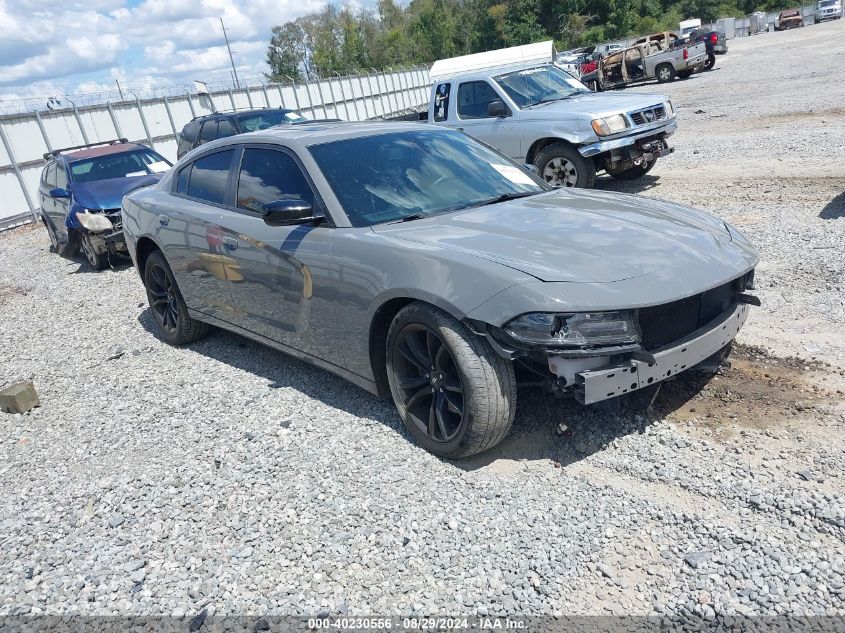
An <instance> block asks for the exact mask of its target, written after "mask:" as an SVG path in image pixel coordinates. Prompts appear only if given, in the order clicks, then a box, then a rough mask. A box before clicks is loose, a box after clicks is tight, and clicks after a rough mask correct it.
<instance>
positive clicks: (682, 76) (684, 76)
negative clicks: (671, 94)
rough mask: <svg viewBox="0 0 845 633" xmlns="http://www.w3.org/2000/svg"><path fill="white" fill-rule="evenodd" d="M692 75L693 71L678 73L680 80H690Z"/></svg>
mask: <svg viewBox="0 0 845 633" xmlns="http://www.w3.org/2000/svg"><path fill="white" fill-rule="evenodd" d="M692 73H693V71H692V70H682V71H680V72H679V73H678V77H679V78H680V79H689V78H690V77H692Z"/></svg>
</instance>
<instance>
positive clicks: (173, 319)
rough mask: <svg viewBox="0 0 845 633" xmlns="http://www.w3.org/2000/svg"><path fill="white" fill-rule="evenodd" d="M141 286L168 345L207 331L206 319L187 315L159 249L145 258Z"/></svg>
mask: <svg viewBox="0 0 845 633" xmlns="http://www.w3.org/2000/svg"><path fill="white" fill-rule="evenodd" d="M144 286H146V288H147V300H148V301H149V302H150V309H151V310H152V313H153V318H154V319H155V321H156V323H157V324H158V327H159V329H160V330H161V335H162V338H163V339H164V340H165V341H167V342H168V343H170V344H171V345H185V344H186V343H190V342H191V341H196V340H197V339H199V338H202V337H203V336H205V335H206V334H207V333H208V330H209V327H210V326H209V325H208V324H207V323H203V322H202V321H197V320H195V319H192V318H191V317H190V316H189V315H188V306H187V305H185V300H184V299H183V298H182V293H181V292H179V287H178V286H177V285H176V278H175V277H174V276H173V272H172V271H171V270H170V266H169V265H168V264H167V260H166V259H165V258H164V255H163V254H162V253H161V251H153V253H151V254H150V256H149V257H148V258H147V263H146V265H145V266H144Z"/></svg>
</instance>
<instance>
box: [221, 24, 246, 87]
mask: <svg viewBox="0 0 845 633" xmlns="http://www.w3.org/2000/svg"><path fill="white" fill-rule="evenodd" d="M220 26H222V27H223V39H225V40H226V48H227V49H228V50H229V61H230V62H232V74H233V75H234V76H235V87H236V88H237V89H238V90H240V89H241V82H239V81H238V71H237V70H235V58H234V57H232V47H231V46H229V36H228V35H226V25H225V24H223V18H222V17H221V18H220Z"/></svg>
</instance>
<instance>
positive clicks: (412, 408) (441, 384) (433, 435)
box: [392, 323, 464, 443]
mask: <svg viewBox="0 0 845 633" xmlns="http://www.w3.org/2000/svg"><path fill="white" fill-rule="evenodd" d="M392 366H393V371H394V376H395V378H396V384H397V386H398V387H399V390H400V400H401V402H402V405H403V406H404V407H405V410H406V412H407V417H408V420H409V421H410V422H411V423H412V424H414V425H415V426H416V427H417V429H418V430H419V431H420V432H421V433H423V434H424V435H425V436H426V437H427V438H428V439H430V440H431V441H433V442H442V443H445V442H449V441H451V440H453V439H454V438H455V437H456V436H457V435H458V433H459V432H460V430H461V423H462V421H463V415H464V389H463V383H462V381H461V376H460V373H459V372H458V368H457V366H456V365H455V360H454V358H453V357H452V354H451V353H450V351H449V348H448V347H447V346H446V344H445V343H444V342H443V339H441V338H440V336H439V335H438V334H437V333H436V332H435V331H434V330H432V329H431V328H429V327H428V326H426V325H423V324H422V323H409V324H408V325H406V326H405V327H404V328H403V329H402V330H401V331H400V332H399V335H398V336H397V338H396V343H395V344H394V346H393V358H392Z"/></svg>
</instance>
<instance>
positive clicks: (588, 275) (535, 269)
mask: <svg viewBox="0 0 845 633" xmlns="http://www.w3.org/2000/svg"><path fill="white" fill-rule="evenodd" d="M373 230H375V231H376V232H378V233H381V234H385V235H389V236H391V237H394V238H396V239H401V240H409V241H412V242H420V243H424V244H428V245H433V246H437V247H441V248H445V249H455V250H459V251H462V252H465V253H468V254H471V255H474V256H476V257H479V258H482V259H486V260H489V261H491V262H496V263H498V264H501V265H503V266H508V267H510V268H513V269H515V270H519V271H521V272H523V273H526V274H528V275H531V276H533V277H536V278H537V279H540V280H542V281H569V282H613V281H620V280H623V279H630V278H633V277H639V276H642V275H648V274H651V273H655V272H658V271H660V270H664V269H667V268H672V269H673V270H677V271H678V274H684V273H683V270H684V269H685V268H689V269H696V268H700V267H711V268H718V269H721V268H723V267H724V266H725V265H731V263H732V260H735V259H737V255H736V254H735V253H733V252H732V251H733V250H736V249H733V248H732V246H731V234H730V233H729V232H728V229H727V227H726V225H725V223H724V222H722V221H721V220H719V219H717V218H715V217H713V216H711V215H709V214H707V213H705V212H703V211H698V210H695V209H691V208H688V207H684V206H681V205H677V204H672V203H667V202H661V201H658V200H652V199H649V198H642V197H638V196H631V195H625V194H616V193H608V192H597V191H583V190H556V191H553V192H549V193H547V194H540V195H537V196H531V197H528V198H522V199H517V200H512V201H509V202H504V203H500V204H495V205H489V206H484V207H478V208H475V209H468V210H466V211H459V212H455V213H446V214H443V215H439V216H435V217H431V218H424V219H421V220H415V221H412V222H405V223H398V224H383V225H378V226H376V227H374V229H373Z"/></svg>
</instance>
